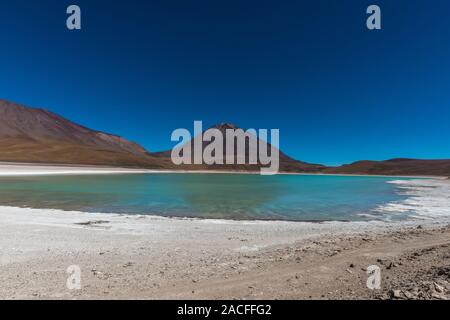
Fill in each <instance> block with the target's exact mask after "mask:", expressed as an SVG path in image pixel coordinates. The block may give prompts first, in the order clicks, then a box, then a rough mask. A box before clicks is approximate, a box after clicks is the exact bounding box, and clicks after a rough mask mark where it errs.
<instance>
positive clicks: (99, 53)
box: [0, 0, 450, 164]
mask: <svg viewBox="0 0 450 320" xmlns="http://www.w3.org/2000/svg"><path fill="white" fill-rule="evenodd" d="M70 4H78V5H80V7H81V9H82V27H83V29H82V30H81V31H75V32H72V31H68V30H67V29H66V27H65V20H66V13H65V11H66V7H67V6H68V5H70ZM370 4H378V5H379V6H380V7H381V9H382V26H383V29H382V30H381V31H368V30H367V29H366V26H365V25H366V18H367V15H366V13H365V11H366V8H367V6H368V5H370ZM0 40H1V43H2V46H1V50H0V98H4V99H8V100H12V101H15V102H19V103H23V104H26V105H29V106H36V107H45V108H47V109H49V110H52V111H53V112H56V113H59V114H61V115H63V116H65V117H67V118H69V119H71V120H73V121H76V122H78V123H81V124H83V125H86V126H88V127H91V128H94V129H97V130H102V131H106V132H111V133H115V134H119V135H122V136H125V137H127V138H129V139H131V140H134V141H136V142H139V143H140V144H142V145H143V146H145V147H146V148H148V149H149V150H151V151H158V150H163V149H169V148H171V147H172V146H173V145H174V143H172V142H171V141H170V134H171V132H172V130H174V129H176V128H180V127H185V128H186V127H187V128H190V129H191V130H193V121H194V120H203V121H204V124H205V126H210V125H212V124H215V123H218V122H232V123H235V124H236V125H238V126H241V127H244V128H249V127H251V128H269V129H270V128H279V129H280V133H281V137H280V139H281V140H280V145H281V149H282V150H283V151H285V152H286V153H288V154H290V155H292V156H294V157H296V158H298V159H301V160H304V161H309V162H316V163H325V164H341V163H348V162H352V161H355V160H359V159H374V160H381V159H388V158H393V157H414V158H450V142H449V141H450V129H449V128H450V2H449V1H447V0H433V1H425V0H409V1H403V0H395V1H365V0H360V1H357V0H353V1H352V0H342V1H334V0H315V1H312V0H309V1H279V0H271V1H269V0H258V1H253V0H226V1H225V0H204V1H203V0H202V1H199V0H190V1H186V0H184V1H181V0H180V1H173V0H148V1H144V0H141V1H139V0H131V1H130V0H128V1H110V0H108V1H106V0H88V1H86V0H76V1H64V0H40V1H32V0H26V1H25V0H17V1H2V2H1V3H0Z"/></svg>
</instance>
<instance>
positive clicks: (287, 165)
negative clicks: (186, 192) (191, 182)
mask: <svg viewBox="0 0 450 320" xmlns="http://www.w3.org/2000/svg"><path fill="white" fill-rule="evenodd" d="M211 128H213V129H218V130H220V131H221V132H222V135H223V137H224V145H225V144H226V138H225V137H226V130H227V129H233V130H237V129H239V128H238V127H237V126H235V125H233V124H230V123H222V124H217V125H215V126H212V127H211ZM197 138H201V137H197ZM190 143H191V148H192V150H193V144H194V139H193V140H191V142H190ZM209 144H210V142H203V150H204V149H205V148H206V147H207V146H208V145H209ZM267 149H268V150H270V149H271V144H270V143H267ZM171 153H172V151H171V150H167V151H163V152H157V153H153V154H152V155H154V156H156V157H160V158H163V159H169V158H170V157H171ZM235 154H237V150H236V148H235ZM223 155H224V157H226V148H224V151H223ZM248 158H249V148H248V146H247V148H246V150H245V159H247V161H246V162H247V163H248ZM235 160H236V157H235ZM236 162H237V161H235V163H236ZM258 162H259V161H258ZM177 167H178V168H179V169H190V170H195V169H199V170H205V169H210V170H237V171H257V170H260V168H261V165H259V164H258V165H250V164H242V165H237V164H236V165H210V166H208V165H181V166H177ZM324 168H325V167H324V166H322V165H318V164H310V163H306V162H302V161H298V160H295V159H293V158H291V157H289V156H288V155H286V154H285V153H283V152H281V151H280V169H279V170H280V171H281V172H319V171H320V170H322V169H324Z"/></svg>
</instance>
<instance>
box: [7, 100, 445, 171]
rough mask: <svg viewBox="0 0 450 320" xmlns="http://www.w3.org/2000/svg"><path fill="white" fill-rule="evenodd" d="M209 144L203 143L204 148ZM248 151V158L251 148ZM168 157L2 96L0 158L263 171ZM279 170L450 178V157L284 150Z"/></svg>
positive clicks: (166, 153)
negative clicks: (343, 159) (345, 157)
mask: <svg viewBox="0 0 450 320" xmlns="http://www.w3.org/2000/svg"><path fill="white" fill-rule="evenodd" d="M213 128H215V129H218V130H220V131H222V132H225V130H226V129H238V127H236V126H234V125H232V124H228V123H222V124H218V125H216V126H213ZM191 143H192V142H191ZM207 145H208V143H205V142H204V143H203V148H205V147H206V146H207ZM268 147H269V149H270V144H268ZM245 152H246V155H245V156H247V157H248V149H247V150H245ZM170 156H171V151H170V150H169V151H162V152H150V151H148V150H146V149H145V148H143V147H142V146H140V145H139V144H137V143H135V142H131V141H129V140H127V139H125V138H123V137H120V136H117V135H113V134H109V133H105V132H101V131H96V130H92V129H89V128H86V127H84V126H82V125H79V124H76V123H74V122H72V121H70V120H67V119H65V118H63V117H61V116H59V115H57V114H55V113H52V112H50V111H48V110H45V109H37V108H29V107H26V106H23V105H20V104H16V103H13V102H9V101H6V100H0V161H4V162H26V163H52V164H71V165H74V164H77V165H103V166H121V167H133V168H149V169H179V170H236V171H256V170H259V169H260V166H259V165H232V166H229V165H213V166H208V165H181V166H175V165H174V164H173V163H172V161H171V159H170ZM280 171H281V172H306V173H330V174H331V173H339V174H377V175H380V174H385V175H437V176H450V160H449V159H445V160H418V159H392V160H387V161H358V162H355V163H352V164H347V165H343V166H340V167H327V166H324V165H320V164H310V163H307V162H302V161H298V160H295V159H293V158H291V157H289V156H288V155H286V154H285V153H283V152H281V151H280Z"/></svg>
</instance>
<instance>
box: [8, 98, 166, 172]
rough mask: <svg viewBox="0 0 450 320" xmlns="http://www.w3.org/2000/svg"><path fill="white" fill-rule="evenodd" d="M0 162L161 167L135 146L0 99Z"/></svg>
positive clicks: (43, 112) (112, 136) (139, 147)
mask: <svg viewBox="0 0 450 320" xmlns="http://www.w3.org/2000/svg"><path fill="white" fill-rule="evenodd" d="M0 161H13V162H46V163H64V164H91V165H112V166H146V167H147V166H151V167H160V166H163V164H164V162H161V160H159V159H154V158H152V157H150V156H149V155H148V152H147V151H146V150H145V149H144V148H142V147H141V146H139V145H138V144H136V143H133V142H130V141H128V140H126V139H124V138H122V137H119V136H116V135H111V134H107V133H104V132H100V131H95V130H91V129H88V128H86V127H83V126H81V125H78V124H76V123H73V122H71V121H69V120H67V119H65V118H63V117H61V116H59V115H56V114H54V113H52V112H50V111H47V110H44V109H34V108H28V107H25V106H22V105H18V104H15V103H11V102H8V101H5V100H0Z"/></svg>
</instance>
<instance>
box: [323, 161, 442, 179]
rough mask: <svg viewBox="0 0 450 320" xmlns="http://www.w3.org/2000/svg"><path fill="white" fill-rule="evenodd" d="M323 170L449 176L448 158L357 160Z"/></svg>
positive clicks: (347, 172) (331, 171)
mask: <svg viewBox="0 0 450 320" xmlns="http://www.w3.org/2000/svg"><path fill="white" fill-rule="evenodd" d="M323 172H324V173H342V174H370V175H375V174H376V175H399V176H408V175H424V176H450V160H447V159H444V160H418V159H391V160H386V161H357V162H354V163H352V164H347V165H343V166H340V167H334V168H326V169H324V170H323Z"/></svg>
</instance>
